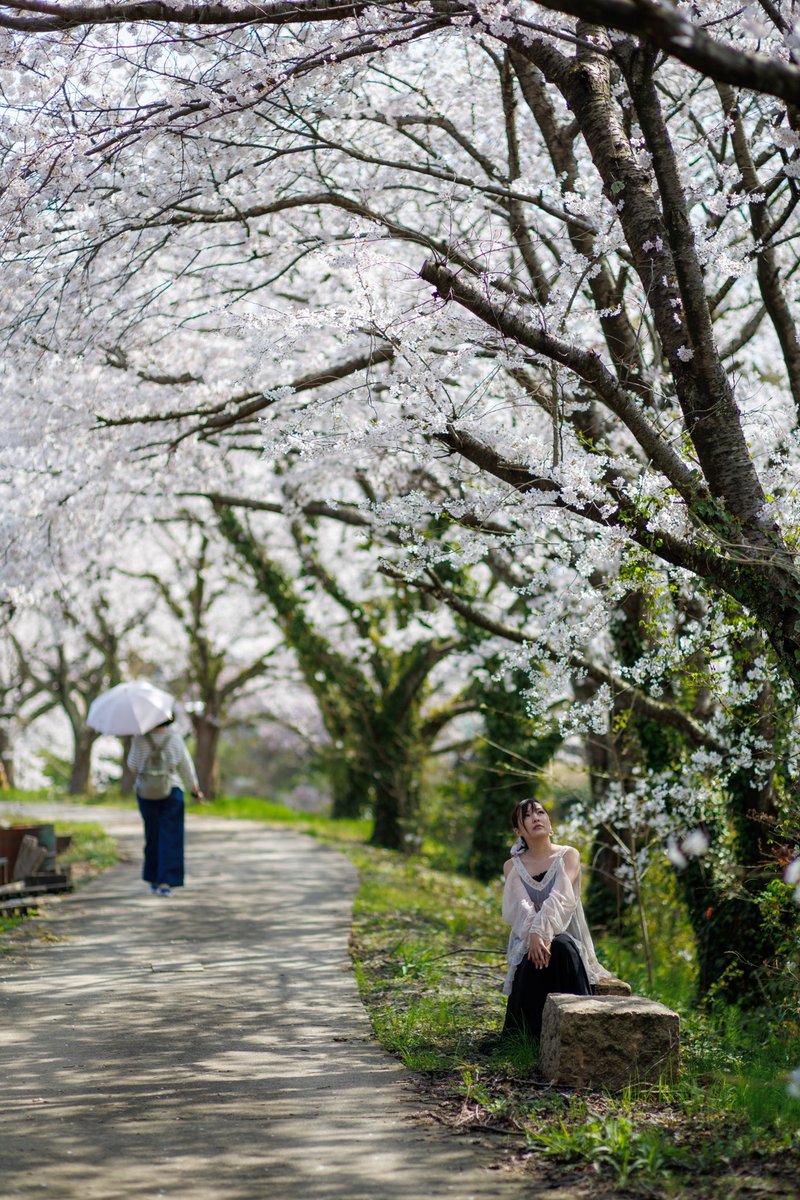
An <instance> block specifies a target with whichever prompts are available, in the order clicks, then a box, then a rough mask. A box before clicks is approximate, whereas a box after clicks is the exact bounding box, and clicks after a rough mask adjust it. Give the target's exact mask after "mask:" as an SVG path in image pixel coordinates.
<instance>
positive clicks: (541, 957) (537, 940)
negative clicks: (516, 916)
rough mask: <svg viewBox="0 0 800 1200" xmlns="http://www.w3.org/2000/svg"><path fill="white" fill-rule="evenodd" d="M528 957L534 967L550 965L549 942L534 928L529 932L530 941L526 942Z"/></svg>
mask: <svg viewBox="0 0 800 1200" xmlns="http://www.w3.org/2000/svg"><path fill="white" fill-rule="evenodd" d="M528 958H529V959H530V960H531V962H532V963H533V965H534V966H535V967H547V966H549V965H550V943H549V942H546V941H545V940H544V938H543V937H542V935H541V934H539V933H537V932H536V930H534V931H533V933H532V934H531V938H530V942H529V943H528Z"/></svg>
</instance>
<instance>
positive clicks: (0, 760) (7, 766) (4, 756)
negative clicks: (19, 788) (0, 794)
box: [0, 725, 14, 788]
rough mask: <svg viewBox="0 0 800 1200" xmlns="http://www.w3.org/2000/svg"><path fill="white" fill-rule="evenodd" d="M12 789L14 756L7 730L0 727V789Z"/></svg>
mask: <svg viewBox="0 0 800 1200" xmlns="http://www.w3.org/2000/svg"><path fill="white" fill-rule="evenodd" d="M13 787H14V754H13V750H12V747H11V738H10V736H9V733H8V730H7V729H5V728H3V726H2V725H0V788H13Z"/></svg>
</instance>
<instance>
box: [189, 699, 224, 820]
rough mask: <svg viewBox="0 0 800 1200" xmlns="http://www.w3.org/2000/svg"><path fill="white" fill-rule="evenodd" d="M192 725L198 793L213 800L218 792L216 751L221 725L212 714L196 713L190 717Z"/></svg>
mask: <svg viewBox="0 0 800 1200" xmlns="http://www.w3.org/2000/svg"><path fill="white" fill-rule="evenodd" d="M192 725H193V726H194V733H195V739H196V744H195V755H194V764H195V767H196V769H197V778H198V781H199V783H200V791H201V792H202V793H203V794H204V795H205V796H207V797H208V798H209V799H213V797H214V796H216V795H217V793H218V791H219V763H218V761H217V749H218V746H219V735H220V730H221V723H220V720H219V718H218V717H216V716H214V715H213V714H209V713H197V714H195V715H194V716H193V717H192Z"/></svg>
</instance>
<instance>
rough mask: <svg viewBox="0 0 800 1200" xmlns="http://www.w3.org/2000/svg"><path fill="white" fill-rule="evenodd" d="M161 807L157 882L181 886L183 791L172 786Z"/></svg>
mask: <svg viewBox="0 0 800 1200" xmlns="http://www.w3.org/2000/svg"><path fill="white" fill-rule="evenodd" d="M160 804H161V807H162V810H163V811H162V813H161V819H160V821H159V827H158V879H157V880H156V883H158V884H168V885H169V887H183V815H184V807H185V806H184V803H183V792H182V791H181V789H180V788H173V789H172V791H171V792H170V794H169V796H168V798H167V799H166V800H161V801H160Z"/></svg>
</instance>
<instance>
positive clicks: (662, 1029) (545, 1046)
mask: <svg viewBox="0 0 800 1200" xmlns="http://www.w3.org/2000/svg"><path fill="white" fill-rule="evenodd" d="M679 1055H680V1017H679V1016H678V1014H677V1013H675V1012H673V1011H672V1010H671V1009H669V1008H667V1007H666V1005H664V1004H658V1003H657V1002H656V1001H655V1000H648V999H646V998H645V997H644V996H619V995H616V996H615V995H610V996H609V995H606V996H569V995H565V994H563V993H560V992H556V993H552V994H551V995H549V996H548V997H547V1001H546V1003H545V1006H544V1015H543V1018H542V1040H541V1045H540V1057H539V1068H538V1070H539V1074H540V1075H541V1076H542V1077H543V1078H544V1079H547V1080H548V1081H549V1082H550V1083H561V1084H568V1085H570V1086H572V1087H588V1086H589V1085H591V1086H593V1087H598V1088H608V1090H609V1091H612V1092H614V1091H619V1089H620V1088H623V1087H625V1086H626V1084H628V1083H656V1082H657V1081H658V1079H659V1078H661V1077H662V1076H665V1077H666V1078H668V1079H675V1078H676V1077H677V1074H678V1063H679Z"/></svg>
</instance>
